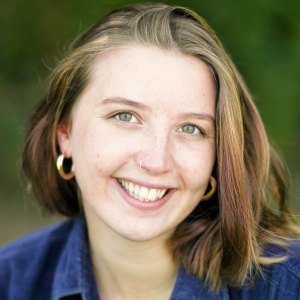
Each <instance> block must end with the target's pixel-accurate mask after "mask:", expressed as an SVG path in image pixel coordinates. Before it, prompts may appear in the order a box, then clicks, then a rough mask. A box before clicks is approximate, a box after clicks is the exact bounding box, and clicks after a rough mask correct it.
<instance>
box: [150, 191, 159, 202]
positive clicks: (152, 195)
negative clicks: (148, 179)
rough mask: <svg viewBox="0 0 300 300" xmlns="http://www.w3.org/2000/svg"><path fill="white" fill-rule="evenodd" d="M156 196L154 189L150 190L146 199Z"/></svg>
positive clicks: (155, 197)
mask: <svg viewBox="0 0 300 300" xmlns="http://www.w3.org/2000/svg"><path fill="white" fill-rule="evenodd" d="M157 198H158V197H157V196H156V189H152V190H150V192H149V193H148V199H149V201H154V200H156V199H157Z"/></svg>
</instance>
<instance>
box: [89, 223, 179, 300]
mask: <svg viewBox="0 0 300 300" xmlns="http://www.w3.org/2000/svg"><path fill="white" fill-rule="evenodd" d="M88 228H89V238H90V250H91V258H92V264H93V268H94V273H95V277H96V282H97V285H98V289H99V292H100V294H101V299H103V300H105V299H169V298H170V296H171V293H172V290H173V286H174V283H175V280H176V274H177V270H178V266H177V265H176V264H174V262H173V260H172V257H171V255H170V253H169V251H168V250H167V248H166V246H165V242H166V239H167V238H168V237H166V236H161V237H159V238H157V239H155V240H151V241H143V242H136V241H130V240H128V239H126V238H124V237H122V236H120V235H118V234H117V233H115V232H114V231H113V230H111V229H110V228H108V227H102V226H100V228H99V227H95V226H92V224H91V226H89V225H88Z"/></svg>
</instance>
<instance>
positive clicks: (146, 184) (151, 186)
mask: <svg viewBox="0 0 300 300" xmlns="http://www.w3.org/2000/svg"><path fill="white" fill-rule="evenodd" d="M116 179H123V180H125V181H128V182H132V183H133V184H136V185H139V186H144V187H146V188H148V189H162V190H163V189H166V190H168V189H173V188H174V187H172V186H171V185H165V184H160V183H157V184H156V183H153V182H150V181H147V182H143V181H141V180H136V179H131V178H126V177H116Z"/></svg>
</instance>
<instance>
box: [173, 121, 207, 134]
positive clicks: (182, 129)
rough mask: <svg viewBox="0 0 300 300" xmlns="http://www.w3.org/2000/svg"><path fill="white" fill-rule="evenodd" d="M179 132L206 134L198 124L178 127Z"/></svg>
mask: <svg viewBox="0 0 300 300" xmlns="http://www.w3.org/2000/svg"><path fill="white" fill-rule="evenodd" d="M178 131H179V132H183V133H187V134H202V135H204V132H203V131H202V130H200V129H199V127H198V126H196V125H193V124H187V125H184V126H182V127H180V128H179V129H178Z"/></svg>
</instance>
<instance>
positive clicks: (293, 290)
mask: <svg viewBox="0 0 300 300" xmlns="http://www.w3.org/2000/svg"><path fill="white" fill-rule="evenodd" d="M264 256H265V257H286V259H285V260H283V261H282V262H278V263H274V264H264V265H262V272H261V273H260V274H259V275H258V277H257V279H256V281H255V283H254V285H253V286H252V287H251V288H250V287H248V286H245V287H242V288H241V289H237V288H232V289H230V292H231V294H232V299H249V300H250V299H273V300H281V299H300V240H295V241H292V242H290V244H289V245H288V248H287V249H284V248H282V247H279V246H275V245H268V246H267V247H266V248H265V251H264Z"/></svg>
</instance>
